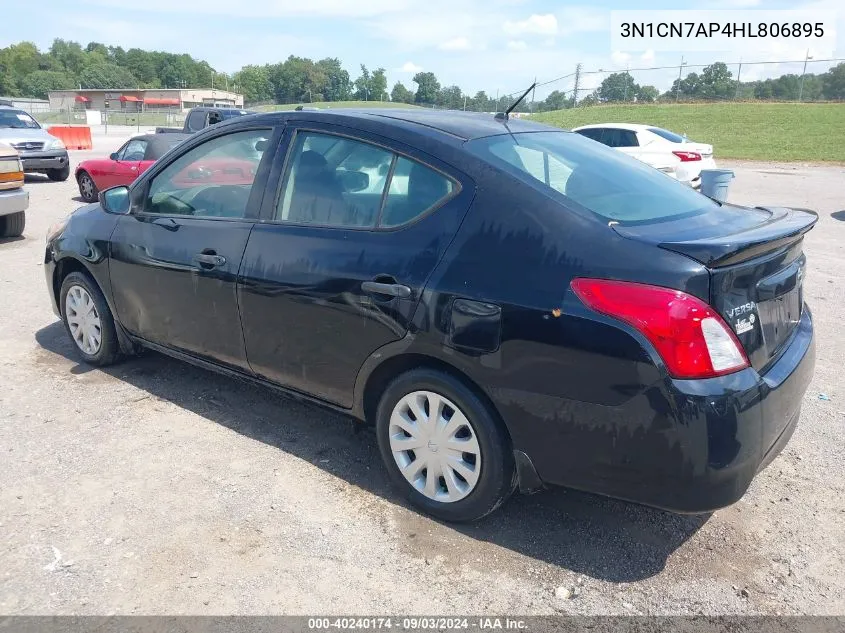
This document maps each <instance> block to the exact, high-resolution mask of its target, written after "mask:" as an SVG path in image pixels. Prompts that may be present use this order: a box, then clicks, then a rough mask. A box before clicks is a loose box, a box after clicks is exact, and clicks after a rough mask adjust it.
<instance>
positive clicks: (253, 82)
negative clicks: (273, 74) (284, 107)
mask: <svg viewBox="0 0 845 633" xmlns="http://www.w3.org/2000/svg"><path fill="white" fill-rule="evenodd" d="M232 81H233V82H234V83H235V84H237V86H238V90H239V91H240V92H241V94H243V96H244V100H245V101H247V102H249V103H257V102H261V101H269V100H270V99H272V98H273V85H272V84H271V83H270V73H269V71H268V70H267V66H244V67H243V68H241V69H240V70H239V71H238V72H236V73H235V74H234V76H233V77H232Z"/></svg>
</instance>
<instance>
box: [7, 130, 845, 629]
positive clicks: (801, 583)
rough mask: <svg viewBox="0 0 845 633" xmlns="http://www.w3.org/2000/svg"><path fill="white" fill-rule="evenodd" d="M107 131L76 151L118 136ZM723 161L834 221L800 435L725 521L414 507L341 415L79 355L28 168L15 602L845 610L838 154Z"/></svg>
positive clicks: (765, 195)
mask: <svg viewBox="0 0 845 633" xmlns="http://www.w3.org/2000/svg"><path fill="white" fill-rule="evenodd" d="M95 141H96V142H97V145H95V146H96V147H97V150H96V152H74V153H73V160H74V162H76V161H79V160H82V159H83V158H85V157H88V156H91V155H94V154H98V155H99V154H107V153H108V152H109V151H112V150H113V149H116V148H117V147H118V145H119V144H120V139H118V138H116V137H111V138H109V139H102V138H98V139H95ZM729 166H730V167H734V168H735V170H736V173H737V179H736V181H735V182H734V185H733V189H732V199H733V200H734V201H736V202H740V203H746V204H754V203H756V204H764V203H779V204H784V205H794V206H801V207H809V208H813V209H815V210H817V211H818V212H819V213H820V216H821V218H820V221H819V224H818V225H817V227H816V229H815V230H813V232H812V233H811V234H810V235H809V237H808V238H807V240H806V252H807V254H808V258H809V274H808V276H807V281H806V289H807V292H806V294H807V298H808V301H809V303H810V304H811V306H812V309H813V311H814V314H815V319H816V328H817V330H816V331H817V345H818V361H817V366H816V374H815V379H814V381H813V383H812V385H811V387H810V389H809V391H808V393H807V395H806V396H805V401H804V405H803V414H802V418H801V422H800V425H799V428H798V430H797V431H796V433H795V435H794V437H793V439H792V441H791V443H790V444H789V446H788V447H787V448H786V450H785V451H784V453H783V454H782V455H781V456H780V457H779V458H778V459H777V460H776V461H775V462H774V463H773V464H772V465H771V466H770V467H769V468H768V469H767V470H766V471H765V472H764V473H763V474H762V475H761V476H760V477H758V478H757V480H756V481H755V483H754V485H753V486H752V488H751V490H750V491H749V492H748V494H747V495H746V496H745V497H744V499H742V501H740V502H739V503H737V504H736V505H734V506H733V507H730V508H728V509H725V510H721V511H719V512H716V513H715V514H713V515H710V516H702V517H682V516H676V515H671V514H667V513H664V512H660V511H657V510H651V509H648V508H644V507H639V506H635V505H631V504H627V503H623V502H618V501H613V500H609V499H603V498H599V497H594V496H591V495H586V494H582V493H576V492H572V491H566V490H551V491H546V492H543V493H540V494H537V495H534V496H530V497H520V496H517V497H514V499H513V500H512V501H511V502H510V503H509V504H508V505H507V506H506V507H505V508H504V509H502V510H500V511H499V512H498V513H497V514H495V515H494V516H493V517H490V518H488V519H487V520H485V521H483V522H481V523H480V524H478V525H473V526H461V527H453V526H449V525H443V524H440V523H437V522H435V521H432V520H430V519H428V518H426V517H424V516H421V515H419V514H417V513H416V512H414V511H412V510H410V509H408V508H407V507H406V506H405V505H403V503H402V502H401V501H399V500H398V499H397V497H396V496H395V495H394V494H393V492H392V490H391V489H390V488H389V486H388V485H387V483H386V475H385V474H384V472H383V470H382V467H381V465H380V460H379V456H378V450H377V447H376V442H375V437H374V435H373V434H372V433H371V432H368V431H365V432H363V433H358V434H356V433H354V432H353V430H352V426H351V424H350V423H349V422H348V421H347V420H346V419H344V418H343V417H342V416H339V415H336V414H334V413H328V412H325V411H323V410H321V409H319V408H316V407H312V406H308V405H304V404H300V403H297V402H294V401H291V400H288V399H286V398H283V397H281V396H278V395H277V394H274V393H271V392H268V391H264V390H262V389H259V388H257V387H253V386H250V385H245V384H240V383H238V382H232V381H230V380H228V379H225V378H222V377H220V376H217V375H215V374H212V373H208V372H206V371H203V370H200V369H195V368H193V367H191V366H189V365H186V364H183V363H180V362H178V361H175V360H170V359H168V358H166V357H163V356H159V355H157V354H152V353H150V354H147V355H146V356H144V357H141V358H137V359H133V360H130V361H128V362H125V363H123V364H121V365H118V366H115V367H112V368H109V369H107V370H106V371H101V370H97V369H91V368H89V367H87V366H84V365H81V364H79V362H78V359H77V356H76V355H75V353H74V348H73V347H72V344H71V343H70V342H69V341H68V339H67V338H66V336H65V333H64V330H63V328H62V326H61V324H60V323H59V322H58V321H57V320H56V318H55V317H54V316H53V313H52V311H51V310H50V305H49V300H48V296H47V291H46V289H45V283H44V279H43V271H42V268H41V258H42V256H43V245H44V235H45V232H46V230H47V227H48V225H49V224H50V223H52V222H53V221H54V220H56V219H58V218H60V217H62V216H63V215H65V214H66V213H67V212H69V211H70V210H72V209H73V208H75V206H76V205H78V204H79V202H75V201H73V200H72V198H74V197H75V196H77V195H78V192H77V191H76V186H75V183H74V182H72V181H68V182H67V183H51V182H49V181H47V180H46V179H44V178H40V177H37V176H36V177H31V178H28V179H27V180H28V185H27V187H28V189H29V191H30V194H31V206H30V209H29V213H28V219H27V229H26V234H25V237H24V238H23V239H19V240H5V241H3V240H0V350H2V355H0V386H1V387H0V613H2V614H113V613H114V614H130V613H148V614H164V613H188V614H223V613H226V614H229V613H231V614H263V613H286V614H315V613H332V614H365V613H373V614H387V613H391V614H403V613H429V614H443V613H445V614H457V613H461V614H476V613H478V614H481V613H491V612H493V613H520V614H553V613H582V614H687V613H706V614H726V613H771V614H775V613H782V614H793V613H809V614H843V613H845V548H843V544H845V538H843V535H845V477H843V474H845V468H843V458H844V457H845V450H843V439H842V438H843V423H845V388H843V379H842V359H843V358H845V332H843V328H842V324H841V321H839V319H840V318H841V315H842V306H843V299H844V298H845V275H843V272H842V263H843V262H845V247H843V245H845V221H843V220H845V168H843V167H822V166H806V165H778V164H758V163H755V164H750V163H744V164H737V163H734V164H731V165H729ZM837 212H838V213H837ZM837 311H838V312H839V313H840V316H839V317H837V316H836V312H837ZM837 367H839V369H837ZM820 394H825V395H826V397H827V398H829V399H820ZM561 588H562V589H561ZM556 590H558V591H557V595H556ZM566 594H569V595H570V596H571V597H568V598H567V597H565V596H566Z"/></svg>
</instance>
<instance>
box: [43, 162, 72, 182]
mask: <svg viewBox="0 0 845 633" xmlns="http://www.w3.org/2000/svg"><path fill="white" fill-rule="evenodd" d="M69 177H70V165H68V166H67V167H63V168H61V169H48V170H47V178H49V179H50V180H53V181H56V182H64V181H65V180H67V179H68V178H69Z"/></svg>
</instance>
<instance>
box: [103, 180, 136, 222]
mask: <svg viewBox="0 0 845 633" xmlns="http://www.w3.org/2000/svg"><path fill="white" fill-rule="evenodd" d="M99 197H100V206H101V207H102V209H103V211H105V212H106V213H111V214H112V215H127V214H128V213H129V208H130V207H129V187H126V186H124V185H119V186H117V187H112V188H111V189H106V190H105V191H101V192H100V196H99Z"/></svg>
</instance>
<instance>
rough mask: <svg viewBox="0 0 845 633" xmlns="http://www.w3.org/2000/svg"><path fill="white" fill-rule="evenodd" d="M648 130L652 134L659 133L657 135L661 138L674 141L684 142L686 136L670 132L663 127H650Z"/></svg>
mask: <svg viewBox="0 0 845 633" xmlns="http://www.w3.org/2000/svg"><path fill="white" fill-rule="evenodd" d="M648 131H649V132H651V133H652V134H657V136H659V137H661V138H665V139H666V140H667V141H671V142H672V143H683V142H684V137H683V136H681V135H680V134H675V133H674V132H670V131H669V130H664V129H663V128H662V127H650V128H648Z"/></svg>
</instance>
